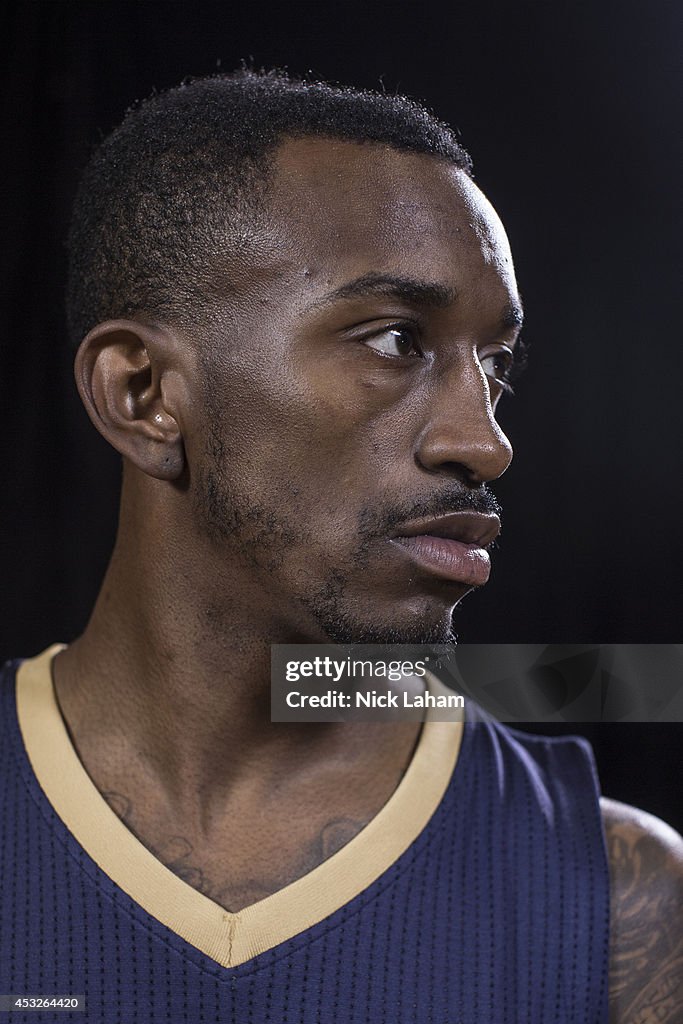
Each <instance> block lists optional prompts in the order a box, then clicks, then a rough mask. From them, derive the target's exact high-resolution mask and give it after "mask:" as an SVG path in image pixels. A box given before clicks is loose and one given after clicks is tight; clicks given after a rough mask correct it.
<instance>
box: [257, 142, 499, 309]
mask: <svg viewBox="0 0 683 1024" xmlns="http://www.w3.org/2000/svg"><path fill="white" fill-rule="evenodd" d="M269 206H270V209H271V213H272V214H273V215H274V221H275V223H276V224H277V233H278V235H280V236H281V241H282V243H283V244H284V249H285V250H287V251H288V252H289V255H290V258H291V257H293V258H294V259H295V260H296V261H297V262H298V263H299V266H304V265H305V269H306V273H307V275H308V276H309V277H321V276H322V277H325V278H326V283H328V282H329V283H332V282H333V281H336V280H337V279H342V278H344V277H345V276H349V275H351V274H358V273H364V272H378V271H379V272H394V273H404V274H411V275H412V276H416V275H417V276H418V277H420V278H423V279H429V280H443V283H444V284H452V285H455V286H456V288H457V287H458V286H459V285H460V286H462V285H463V284H464V285H466V286H467V287H468V288H471V287H472V286H473V283H474V281H475V280H476V283H477V286H478V287H487V286H488V287H489V288H494V289H501V290H503V291H506V292H507V293H508V294H516V286H515V282H514V271H513V265H512V257H511V254H510V247H509V243H508V240H507V236H506V234H505V230H504V228H503V225H502V224H501V222H500V219H499V218H498V216H497V214H496V212H495V210H494V209H493V207H492V206H491V204H490V203H489V202H488V200H487V199H486V198H485V196H484V195H483V193H482V192H481V191H480V190H479V189H478V188H477V186H476V185H475V184H474V183H473V182H472V181H471V179H470V178H469V177H468V176H467V175H466V174H465V173H464V172H463V171H461V170H459V169H458V168H456V167H455V166H454V165H452V164H450V163H448V162H447V161H445V160H442V159H440V158H436V157H432V156H429V155H424V154H416V153H412V152H403V151H399V150H397V149H394V148H393V147H391V146H388V145H383V144H382V145H380V144H377V143H355V142H347V141H340V140H334V139H319V138H305V139H292V140H287V141H286V142H285V143H284V144H283V145H282V146H281V147H280V148H279V149H278V151H277V153H276V156H275V174H274V179H273V187H272V191H271V199H270V202H269ZM282 254H283V255H284V252H283V253H282Z"/></svg>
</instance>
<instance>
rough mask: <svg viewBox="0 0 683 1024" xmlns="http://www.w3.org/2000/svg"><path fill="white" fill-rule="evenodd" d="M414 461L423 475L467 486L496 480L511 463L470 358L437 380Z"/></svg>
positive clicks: (486, 391)
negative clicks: (443, 477) (444, 477)
mask: <svg viewBox="0 0 683 1024" xmlns="http://www.w3.org/2000/svg"><path fill="white" fill-rule="evenodd" d="M415 458H416V461H417V462H418V464H419V465H420V466H422V468H423V469H426V470H427V471H428V472H430V473H442V474H447V475H451V476H459V477H460V478H461V479H464V480H465V481H466V482H467V483H469V484H470V485H471V486H477V485H479V484H483V483H487V482H488V481H490V480H496V479H497V478H498V477H499V476H502V475H503V473H504V472H505V470H506V469H507V468H508V466H509V465H510V463H511V462H512V445H511V444H510V442H509V440H508V438H507V437H506V436H505V434H504V433H503V431H502V430H501V429H500V427H499V425H498V423H497V422H496V419H495V416H494V414H493V408H492V405H491V392H490V388H489V384H488V379H487V377H486V375H485V374H484V372H483V370H482V368H481V365H480V364H479V361H478V360H477V359H476V358H475V359H474V361H473V362H472V363H471V364H469V365H468V366H467V367H466V368H463V366H462V365H460V366H459V367H454V368H453V369H452V371H451V372H450V373H448V374H445V375H444V376H443V377H442V379H441V381H440V383H439V385H438V389H437V391H436V393H435V394H434V395H433V398H432V401H431V403H430V405H429V408H428V414H427V417H426V422H425V424H424V426H423V429H422V431H421V433H420V435H419V437H418V441H417V447H416V452H415Z"/></svg>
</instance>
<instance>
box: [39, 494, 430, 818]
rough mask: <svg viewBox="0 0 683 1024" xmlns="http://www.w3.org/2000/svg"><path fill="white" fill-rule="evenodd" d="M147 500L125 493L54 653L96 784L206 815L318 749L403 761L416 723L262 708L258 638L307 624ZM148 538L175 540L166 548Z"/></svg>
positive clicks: (362, 766)
mask: <svg viewBox="0 0 683 1024" xmlns="http://www.w3.org/2000/svg"><path fill="white" fill-rule="evenodd" d="M154 506H155V492H154V489H152V493H151V497H149V496H147V497H146V500H145V502H140V501H139V500H138V501H135V502H128V503H127V502H126V501H124V502H123V506H122V516H121V525H120V529H119V534H118V538H117V543H116V546H115V549H114V552H113V555H112V559H111V563H110V566H109V569H108V571H107V575H106V577H105V580H104V583H103V586H102V589H101V591H100V594H99V597H98V600H97V602H96V605H95V608H94V611H93V614H92V617H91V619H90V622H89V624H88V626H87V629H86V630H85V632H84V633H83V635H82V636H81V637H80V638H79V639H78V640H76V641H75V642H74V643H73V644H72V645H71V646H70V647H69V648H68V649H67V650H66V651H64V652H62V654H60V655H59V656H58V657H57V659H56V660H55V668H54V672H55V687H56V691H57V696H58V700H59V702H60V706H61V708H62V712H63V714H64V717H65V719H66V722H67V725H68V726H69V729H70V731H71V734H72V736H73V738H74V742H75V744H76V747H77V749H78V752H79V755H80V756H81V759H82V761H83V763H84V764H85V767H86V769H87V770H88V771H89V773H90V775H91V777H92V778H93V780H94V781H95V783H96V785H97V786H98V788H99V789H100V790H101V791H106V790H116V789H117V786H119V784H120V783H119V780H120V778H121V777H124V778H125V779H126V780H128V781H127V785H128V787H129V788H130V786H131V785H135V786H138V787H139V788H140V789H143V790H144V789H146V790H147V791H148V792H149V793H155V794H157V797H158V794H160V793H162V794H164V796H165V799H166V802H167V804H168V805H169V806H173V807H174V808H176V810H177V811H178V813H180V814H182V815H184V816H185V818H186V819H187V818H188V817H191V818H196V819H197V820H205V819H206V817H207V815H208V816H210V815H214V816H215V814H216V813H220V808H221V807H226V806H227V805H228V803H229V801H230V799H231V794H234V792H235V790H236V789H239V788H240V787H241V788H242V789H244V787H245V786H246V787H249V786H252V785H253V784H254V781H255V779H258V781H259V784H261V783H268V782H269V780H277V779H278V778H280V777H281V776H282V772H283V767H286V770H287V773H288V777H289V778H291V779H295V778H297V777H300V776H301V773H304V774H310V773H311V772H312V771H313V770H314V766H316V765H319V763H320V761H321V759H324V761H325V762H326V763H327V764H335V763H337V762H338V765H339V767H340V769H341V768H342V767H343V766H346V767H348V766H349V764H352V765H353V766H354V768H357V770H358V771H359V772H360V774H361V775H362V774H363V772H366V773H368V774H369V773H372V772H373V771H376V770H377V769H378V767H381V765H382V764H384V766H385V768H386V764H391V769H390V770H391V771H392V772H394V771H395V769H396V764H397V763H398V764H400V765H402V767H403V768H405V764H406V763H407V759H408V758H409V754H410V751H411V750H412V747H413V744H414V740H415V737H416V734H417V726H416V725H415V724H414V723H402V724H401V725H398V724H394V725H392V726H391V727H389V728H388V729H387V727H383V728H381V729H379V730H378V728H377V726H376V724H375V723H368V722H365V723H363V722H359V723H353V724H351V723H339V724H316V725H311V724H297V723H293V724H289V723H287V724H279V723H277V724H274V723H272V722H271V721H270V645H271V644H272V643H274V642H281V643H285V642H295V641H298V642H306V637H305V635H302V634H301V633H297V632H296V631H295V630H292V629H288V628H287V626H286V625H285V624H284V623H283V621H282V618H281V616H279V615H278V614H277V609H276V608H273V607H268V606H266V607H264V606H263V598H262V595H260V594H256V593H254V588H253V585H252V587H251V588H250V586H249V585H248V584H247V581H246V580H245V579H244V577H243V575H240V569H239V567H238V566H231V565H226V566H225V567H224V568H223V569H222V570H220V571H218V572H217V571H216V555H215V552H206V551H202V549H201V545H200V544H197V543H195V542H194V539H193V540H192V542H188V543H184V542H181V543H179V542H178V540H177V534H176V533H174V527H177V522H175V523H174V522H169V521H168V520H169V517H168V514H167V513H166V512H165V511H164V509H163V508H162V507H161V506H159V507H156V508H155V507H154ZM135 508H144V509H145V515H144V521H143V517H141V516H140V515H139V514H136V513H135V512H134V509H135ZM149 523H153V524H155V532H154V536H150V535H149V526H148V524H149ZM160 537H171V538H173V539H174V543H173V548H172V554H171V553H170V552H169V551H167V550H165V549H164V547H163V543H162V542H161V543H160ZM209 569H210V571H209ZM207 581H208V582H207ZM257 599H258V600H257ZM273 604H275V602H273ZM318 639H319V638H318V637H315V638H313V639H312V640H310V642H314V640H318ZM380 734H381V735H380ZM390 750H392V751H395V752H397V753H394V754H392V755H391V757H389V756H388V751H390ZM378 761H379V763H378ZM131 780H133V781H131Z"/></svg>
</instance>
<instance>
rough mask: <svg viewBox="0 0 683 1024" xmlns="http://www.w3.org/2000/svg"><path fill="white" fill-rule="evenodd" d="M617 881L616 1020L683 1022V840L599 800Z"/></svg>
mask: <svg viewBox="0 0 683 1024" xmlns="http://www.w3.org/2000/svg"><path fill="white" fill-rule="evenodd" d="M600 804H601V811H602V820H603V825H604V829H605V839H606V843H607V854H608V861H609V870H610V882H611V886H610V889H611V898H610V905H611V921H612V925H611V940H610V1021H611V1022H612V1024H655V1022H657V1024H675V1022H676V1021H681V1020H682V1019H683V838H681V836H680V835H679V834H678V832H676V831H675V830H674V829H672V828H670V827H669V825H666V824H665V823H664V822H663V821H661V820H660V819H659V818H655V817H654V816H653V815H651V814H647V813H646V812H645V811H640V810H638V809H637V808H635V807H630V806H629V805H628V804H622V803H618V802H617V801H616V800H607V799H605V798H603V799H602V800H601V801H600Z"/></svg>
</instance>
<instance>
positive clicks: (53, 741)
mask: <svg viewBox="0 0 683 1024" xmlns="http://www.w3.org/2000/svg"><path fill="white" fill-rule="evenodd" d="M63 648H64V645H63V644H54V645H52V646H51V647H48V648H47V650H45V651H43V653H42V654H39V655H38V656H37V657H35V658H31V659H29V660H27V661H24V662H22V664H21V665H20V667H19V669H18V672H17V684H16V685H17V715H18V719H19V727H20V730H21V734H22V737H23V741H24V746H25V748H26V752H27V754H28V758H29V761H30V763H31V766H32V768H33V771H34V773H35V775H36V778H37V780H38V782H39V784H40V786H41V788H42V790H43V792H44V793H45V796H46V797H47V799H48V800H49V802H50V803H51V805H52V807H53V808H54V810H55V811H56V813H57V814H58V816H59V817H60V818H61V820H62V821H63V822H64V824H65V825H66V827H67V829H68V830H69V831H70V832H71V834H72V835H73V837H74V838H75V839H76V840H77V842H78V843H80V845H81V846H82V847H83V849H84V850H85V851H86V853H87V854H88V855H89V856H90V857H91V858H92V859H93V860H94V862H95V863H96V864H97V865H98V867H99V868H100V869H101V870H102V871H104V872H105V874H106V875H108V876H109V878H110V879H111V880H112V881H113V882H114V883H115V884H116V885H118V886H119V888H121V889H122V890H123V891H124V892H125V893H127V894H128V896H130V898H131V899H133V900H134V901H135V902H136V903H138V904H139V905H140V906H141V907H142V909H143V910H144V911H145V912H146V913H147V914H149V915H151V916H152V917H154V918H156V920H157V921H159V922H161V923H162V924H164V925H165V926H166V927H167V928H170V929H171V930H172V931H173V932H175V933H176V934H177V935H179V936H180V937H181V938H182V939H184V940H185V941H186V942H188V943H190V944H191V945H192V946H194V947H195V948H196V949H199V950H200V951H201V952H202V953H204V954H205V955H206V956H208V957H210V958H211V959H212V960H214V961H216V963H218V964H221V965H222V966H223V967H236V966H238V965H239V964H242V963H245V962H246V961H247V960H250V959H252V957H255V956H257V955H259V954H261V953H264V952H266V950H269V949H272V948H273V947H274V946H277V945H279V944H280V943H281V942H285V941H286V940H287V939H290V938H292V937H293V936H294V935H298V934H300V933H301V932H304V931H306V930H307V929H309V928H312V927H313V926H314V925H315V924H317V923H318V922H319V921H322V920H323V919H324V918H326V917H328V916H330V915H331V914H333V913H334V912H335V911H337V910H339V909H340V908H341V907H343V906H344V905H345V904H347V903H349V902H350V901H351V900H352V899H354V898H355V897H356V896H358V895H359V893H361V892H362V891H363V890H364V889H367V887H368V886H369V885H371V884H372V883H373V882H374V881H376V879H377V878H379V876H380V875H382V874H383V873H384V872H385V871H386V870H388V869H389V868H390V867H391V866H392V864H394V862H395V861H396V860H397V859H398V858H399V857H400V856H401V854H403V853H404V852H405V851H406V850H407V849H408V847H409V846H410V845H411V844H412V843H413V842H414V841H415V840H416V839H417V837H418V835H419V834H420V832H422V830H423V829H424V827H425V826H426V825H427V823H428V821H429V819H430V818H431V817H432V815H433V814H434V812H435V811H436V809H437V807H438V805H439V803H440V802H441V799H442V797H443V795H444V793H445V791H446V788H447V786H448V783H449V781H450V779H451V776H452V774H453V770H454V768H455V764H456V761H457V757H458V753H459V750H460V743H461V740H462V732H463V723H462V721H457V720H453V721H446V722H444V721H435V720H434V715H433V713H432V714H431V715H430V714H429V712H428V717H427V720H426V721H425V723H424V725H423V727H422V731H421V734H420V738H419V740H418V743H417V746H416V749H415V752H414V754H413V757H412V759H411V761H410V764H409V766H408V768H407V770H406V772H405V774H404V776H403V778H402V779H401V781H400V783H399V784H398V786H397V788H396V789H395V791H394V793H393V794H392V796H391V797H390V798H389V800H388V801H387V803H386V804H385V805H384V806H383V807H382V809H381V810H380V811H379V813H378V814H377V815H375V817H374V818H373V819H372V820H371V821H370V822H369V823H368V824H367V825H366V826H365V828H363V829H362V830H361V831H360V832H359V833H358V834H357V835H356V836H354V838H353V839H351V841H350V842H349V843H347V844H346V846H343V847H342V848H341V849H340V850H338V851H337V852H336V853H335V854H334V855H333V856H332V857H330V858H328V859H327V860H325V861H323V862H322V864H319V865H318V866H317V867H316V868H314V869H313V870H312V871H309V872H308V874H306V875H303V876H302V877H301V878H298V879H296V881H294V882H291V883H290V884H289V885H287V886H285V888H284V889H280V890H279V891H278V892H275V893H273V894H272V895H270V896H267V897H266V898H265V899H262V900H259V901H258V902H257V903H254V904H252V905H251V906H249V907H245V908H244V909H243V910H240V911H238V912H237V913H230V912H229V911H227V910H225V909H224V908H223V907H221V906H219V904H217V903H214V901H213V900H211V899H209V897H208V896H204V895H203V893H201V892H199V891H198V890H196V889H193V888H192V886H190V885H188V884H187V882H184V881H183V880H182V879H181V878H179V877H178V876H177V875H175V874H174V873H173V872H172V871H170V870H169V869H168V868H167V867H166V866H165V865H164V864H162V863H161V861H159V860H157V858H156V857H155V856H154V855H153V854H152V853H151V852H150V851H149V850H148V849H147V847H146V846H144V845H143V844H142V843H141V842H140V841H139V839H137V838H136V837H135V836H134V835H133V833H132V832H130V831H129V830H128V829H127V828H126V826H125V825H124V824H123V822H122V821H121V820H120V819H119V818H118V817H117V816H116V814H115V813H114V811H113V810H112V809H111V808H110V806H109V804H108V803H107V802H106V800H105V799H104V797H102V795H101V794H100V792H99V791H98V789H97V788H96V786H95V785H94V783H93V782H92V780H91V778H90V776H89V775H88V773H87V772H86V770H85V768H84V767H83V765H82V763H81V761H80V759H79V757H78V754H77V753H76V750H75V748H74V746H73V744H72V742H71V739H70V737H69V733H68V731H67V728H66V725H65V723H64V720H63V718H62V715H61V712H60V710H59V706H58V704H57V699H56V696H55V691H54V685H53V680H52V672H51V663H52V659H53V657H54V656H55V655H56V654H57V652H58V651H60V650H63ZM428 682H429V691H430V693H433V694H439V693H449V692H451V691H449V690H448V689H447V688H446V687H444V686H443V684H442V683H440V682H439V680H437V679H436V678H434V677H433V676H431V677H429V679H428ZM442 715H443V713H442V712H439V717H442ZM462 715H463V712H457V711H456V712H455V714H454V716H453V718H454V719H455V718H457V717H462Z"/></svg>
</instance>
